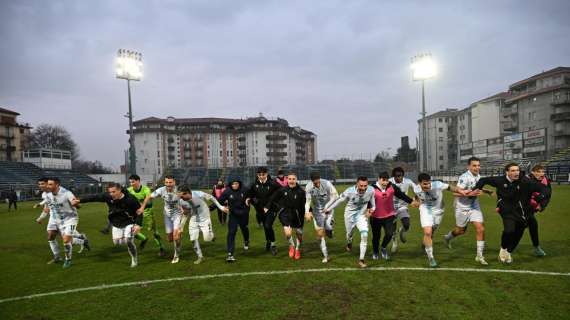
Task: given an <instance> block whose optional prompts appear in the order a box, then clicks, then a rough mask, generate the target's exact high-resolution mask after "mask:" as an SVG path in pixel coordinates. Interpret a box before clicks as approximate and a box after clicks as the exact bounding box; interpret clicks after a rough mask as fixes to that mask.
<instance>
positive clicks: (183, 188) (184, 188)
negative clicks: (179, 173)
mask: <svg viewBox="0 0 570 320" xmlns="http://www.w3.org/2000/svg"><path fill="white" fill-rule="evenodd" d="M178 192H182V193H190V192H192V189H190V186H189V185H187V184H183V185H181V186H179V187H178Z"/></svg>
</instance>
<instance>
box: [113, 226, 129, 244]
mask: <svg viewBox="0 0 570 320" xmlns="http://www.w3.org/2000/svg"><path fill="white" fill-rule="evenodd" d="M133 227H134V224H129V225H128V226H126V227H124V228H117V227H113V231H112V235H113V240H117V239H128V238H132V237H133V236H134V234H133Z"/></svg>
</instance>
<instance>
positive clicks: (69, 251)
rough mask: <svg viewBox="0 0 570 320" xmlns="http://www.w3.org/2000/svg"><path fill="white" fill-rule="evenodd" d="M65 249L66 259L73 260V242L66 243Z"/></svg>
mask: <svg viewBox="0 0 570 320" xmlns="http://www.w3.org/2000/svg"><path fill="white" fill-rule="evenodd" d="M63 249H64V250H65V260H71V255H72V253H73V244H72V243H71V242H68V243H64V244H63Z"/></svg>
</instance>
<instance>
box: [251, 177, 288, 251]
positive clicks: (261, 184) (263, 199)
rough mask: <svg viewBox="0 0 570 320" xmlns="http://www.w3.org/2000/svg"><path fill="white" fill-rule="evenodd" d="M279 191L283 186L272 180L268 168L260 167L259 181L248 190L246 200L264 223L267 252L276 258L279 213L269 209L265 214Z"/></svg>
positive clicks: (260, 221) (259, 221)
mask: <svg viewBox="0 0 570 320" xmlns="http://www.w3.org/2000/svg"><path fill="white" fill-rule="evenodd" d="M279 189H281V186H280V185H279V184H278V183H277V182H275V180H273V179H271V177H270V176H269V174H268V173H267V168H266V167H260V168H258V169H257V179H256V180H255V182H254V183H253V184H252V185H251V187H250V188H249V189H248V191H247V194H246V197H247V199H246V200H245V201H246V204H247V205H250V204H253V207H254V208H255V216H256V218H257V221H258V223H263V229H264V231H265V251H271V254H272V255H274V256H275V255H277V246H276V245H275V231H273V222H275V218H276V216H277V212H275V210H274V209H275V208H268V209H269V211H267V212H265V210H264V207H265V204H266V203H267V202H268V201H269V198H270V197H271V196H272V195H273V193H275V192H276V191H277V190H279Z"/></svg>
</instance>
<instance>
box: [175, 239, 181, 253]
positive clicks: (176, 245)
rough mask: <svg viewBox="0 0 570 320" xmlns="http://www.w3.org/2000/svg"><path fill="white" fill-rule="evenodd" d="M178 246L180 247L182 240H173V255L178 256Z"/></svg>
mask: <svg viewBox="0 0 570 320" xmlns="http://www.w3.org/2000/svg"><path fill="white" fill-rule="evenodd" d="M180 247H182V241H174V256H175V257H179V256H180Z"/></svg>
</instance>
